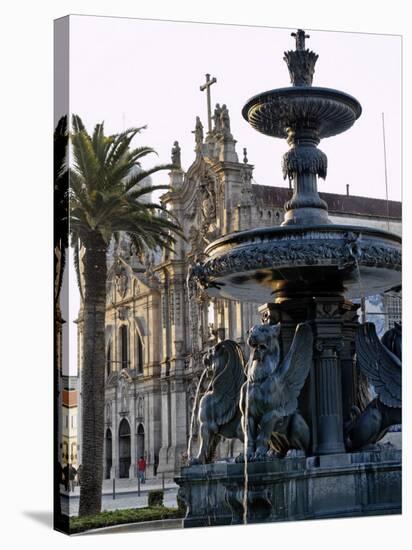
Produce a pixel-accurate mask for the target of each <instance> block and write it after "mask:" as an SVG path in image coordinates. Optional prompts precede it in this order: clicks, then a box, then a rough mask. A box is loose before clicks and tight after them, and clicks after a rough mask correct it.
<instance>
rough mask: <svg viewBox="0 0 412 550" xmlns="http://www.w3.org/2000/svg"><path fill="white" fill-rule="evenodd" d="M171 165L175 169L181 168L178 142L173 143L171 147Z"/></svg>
mask: <svg viewBox="0 0 412 550" xmlns="http://www.w3.org/2000/svg"><path fill="white" fill-rule="evenodd" d="M172 164H174V166H175V168H178V169H180V168H182V163H181V159H180V146H179V142H178V141H175V142H174V143H173V147H172Z"/></svg>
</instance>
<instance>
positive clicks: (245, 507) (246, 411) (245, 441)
mask: <svg viewBox="0 0 412 550" xmlns="http://www.w3.org/2000/svg"><path fill="white" fill-rule="evenodd" d="M252 363H253V353H252V352H251V353H250V356H249V360H248V363H247V368H246V393H245V409H244V415H243V419H242V420H243V422H242V430H243V461H244V469H243V471H244V478H245V480H244V486H243V523H244V524H245V525H247V518H248V485H249V474H248V417H249V383H250V372H251V368H252Z"/></svg>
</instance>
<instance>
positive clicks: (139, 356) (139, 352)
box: [136, 331, 143, 373]
mask: <svg viewBox="0 0 412 550" xmlns="http://www.w3.org/2000/svg"><path fill="white" fill-rule="evenodd" d="M136 370H137V372H138V373H142V372H143V343H142V339H141V337H140V334H139V333H138V332H137V331H136Z"/></svg>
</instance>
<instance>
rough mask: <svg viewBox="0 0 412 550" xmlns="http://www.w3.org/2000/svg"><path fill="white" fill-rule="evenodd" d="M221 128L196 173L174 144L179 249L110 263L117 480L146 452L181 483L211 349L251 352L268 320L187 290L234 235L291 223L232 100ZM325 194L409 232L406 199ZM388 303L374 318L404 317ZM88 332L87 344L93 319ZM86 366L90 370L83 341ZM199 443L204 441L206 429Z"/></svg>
mask: <svg viewBox="0 0 412 550" xmlns="http://www.w3.org/2000/svg"><path fill="white" fill-rule="evenodd" d="M213 121H214V124H213V128H212V131H211V132H208V133H207V134H206V135H204V132H203V126H202V124H201V122H200V119H199V118H197V120H196V127H195V130H194V135H195V158H194V161H193V163H192V165H191V166H190V167H189V169H188V170H187V171H183V170H182V168H181V164H180V149H179V145H178V143H177V142H175V144H174V147H173V149H172V161H173V163H174V164H175V166H176V168H175V169H173V170H172V171H171V172H170V174H169V179H170V191H168V192H167V193H166V194H165V195H164V196H163V197H162V202H163V204H165V205H167V208H168V209H169V210H170V212H172V213H173V215H174V216H175V217H176V218H177V219H178V220H179V222H180V224H181V226H182V228H183V232H184V236H185V239H182V238H178V239H177V242H176V243H175V245H174V247H173V251H171V252H170V251H162V252H158V253H150V254H147V256H146V258H145V259H144V260H142V259H139V258H138V257H137V256H136V255H135V254H134V251H133V250H131V249H130V246H129V245H128V243H127V242H126V241H124V242H123V243H121V245H120V246H119V248H118V249H117V250H116V251H114V252H113V253H112V254H110V258H109V259H108V262H109V271H108V280H107V310H106V366H105V368H106V394H105V446H104V475H105V478H113V477H115V478H127V477H135V476H136V462H137V460H138V458H139V457H140V456H144V457H145V458H146V462H147V468H148V469H147V476H148V477H151V476H153V475H156V474H157V473H165V475H167V476H170V477H172V476H173V474H174V473H176V472H177V471H178V469H179V468H180V466H181V464H182V461H184V460H185V455H186V451H187V445H188V439H189V436H190V432H191V416H192V410H193V406H194V402H195V392H196V388H197V384H198V381H199V378H200V375H201V373H202V371H203V364H202V355H203V352H204V351H205V350H206V349H207V348H208V347H210V346H211V345H213V344H214V343H216V342H217V340H218V339H222V338H231V339H233V340H236V341H237V342H239V343H240V344H241V346H243V347H244V344H245V335H246V331H247V330H248V329H249V328H250V327H251V326H252V325H253V324H255V323H258V322H260V316H259V313H258V306H259V305H261V304H257V303H253V301H251V302H249V303H240V302H235V301H228V300H224V299H210V298H209V297H208V296H207V295H206V294H204V293H202V292H199V291H197V292H196V293H194V294H189V291H188V288H187V284H186V281H187V275H188V272H189V270H190V268H191V266H193V265H194V264H195V262H196V260H197V259H201V258H202V254H203V253H204V250H205V247H206V246H207V245H208V244H209V243H210V242H212V241H213V240H215V239H217V238H219V237H220V236H222V235H225V234H227V233H230V232H233V231H241V230H246V229H250V228H256V227H264V226H271V225H280V224H281V223H282V221H283V215H284V213H283V205H284V203H285V202H286V201H287V200H288V199H289V198H290V197H291V194H292V190H291V189H288V188H285V187H274V186H261V185H257V184H254V183H253V165H252V164H250V163H249V161H248V159H247V152H246V150H245V149H244V150H243V155H242V158H241V159H239V157H238V153H237V151H236V140H235V139H234V137H233V135H232V133H231V128H230V118H229V113H228V110H227V108H226V106H225V105H223V106H222V107H220V106H219V105H217V106H216V109H215V111H214V116H213ZM320 195H321V197H322V198H323V199H324V200H326V202H327V203H328V205H329V215H330V218H331V220H332V221H333V222H335V223H345V222H350V223H356V224H357V225H365V226H369V227H379V228H382V229H388V230H389V231H392V232H395V233H398V234H399V233H400V232H401V204H400V203H399V202H394V201H385V200H379V199H370V198H365V197H356V196H351V195H350V194H349V191H348V193H347V194H346V195H337V194H331V193H321V194H320ZM251 298H252V299H253V297H251ZM379 300H380V301H379ZM377 301H378V302H379V304H378V306H376V307H375V309H374V315H375V318H373V319H371V320H373V321H375V320H376V319H377V318H379V319H381V320H382V323H383V326H384V327H385V328H389V326H390V323H392V322H393V320H394V319H395V317H396V316H399V315H400V298H399V296H398V294H397V293H392V294H391V295H390V297H387V298H384V299H383V300H382V299H381V298H377ZM389 303H390V304H391V305H390V307H389V305H388V304H389ZM385 308H386V309H385ZM388 308H389V309H391V311H392V313H394V315H392V317H389V316H388V315H387V313H388ZM372 309H373V308H372ZM395 310H396V311H395ZM78 327H79V342H80V343H81V340H82V323H81V312H80V316H79V324H78ZM245 353H246V354H247V350H246V349H245ZM79 362H80V369H79V372H80V373H81V344H80V351H79ZM192 439H193V443H194V446H196V444H197V437H196V426H195V425H194V426H193V438H192ZM238 447H239V444H238V442H230V441H223V442H222V443H221V444H220V445H219V447H218V451H217V452H218V455H219V453H220V455H221V456H234V455H235V454H237V452H238V450H239V449H238Z"/></svg>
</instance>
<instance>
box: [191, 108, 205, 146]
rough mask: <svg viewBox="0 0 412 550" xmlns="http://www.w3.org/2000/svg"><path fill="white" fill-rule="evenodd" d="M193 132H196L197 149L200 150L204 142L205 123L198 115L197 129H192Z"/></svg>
mask: <svg viewBox="0 0 412 550" xmlns="http://www.w3.org/2000/svg"><path fill="white" fill-rule="evenodd" d="M192 134H195V141H196V150H198V149H200V147H201V145H202V143H203V124H202V123H201V121H200V118H199V117H198V116H197V117H196V126H195V129H194V130H192Z"/></svg>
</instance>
